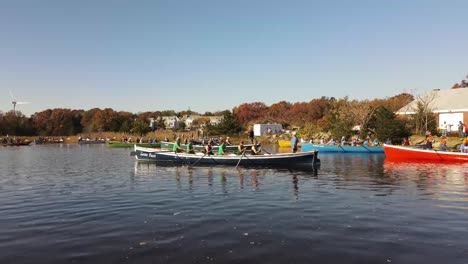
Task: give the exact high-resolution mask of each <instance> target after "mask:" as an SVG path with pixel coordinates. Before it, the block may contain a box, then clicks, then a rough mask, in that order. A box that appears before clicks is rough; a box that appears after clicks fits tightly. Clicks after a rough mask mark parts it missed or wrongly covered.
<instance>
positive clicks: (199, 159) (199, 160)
mask: <svg viewBox="0 0 468 264" xmlns="http://www.w3.org/2000/svg"><path fill="white" fill-rule="evenodd" d="M205 156H206V153H204V154H203V156H201V158H199V159H198V160H197V161H195V162H194V163H193V164H191V165H190V166H189V168H192V167H193V166H195V164H197V163H198V162H199V161H200V160H202V159H203V157H205Z"/></svg>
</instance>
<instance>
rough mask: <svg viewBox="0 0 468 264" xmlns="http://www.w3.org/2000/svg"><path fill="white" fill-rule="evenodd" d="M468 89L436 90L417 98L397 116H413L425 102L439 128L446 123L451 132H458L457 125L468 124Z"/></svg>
mask: <svg viewBox="0 0 468 264" xmlns="http://www.w3.org/2000/svg"><path fill="white" fill-rule="evenodd" d="M467 98H468V89H467V88H465V86H462V87H456V88H452V89H447V90H440V89H435V90H433V91H431V92H429V93H427V94H425V95H423V96H421V97H420V98H416V99H415V100H413V101H412V102H410V103H409V104H407V105H406V106H404V107H402V108H401V109H400V110H398V111H397V112H396V114H397V115H413V114H415V113H416V109H418V104H419V103H421V101H425V102H423V103H426V104H427V106H428V107H429V108H430V109H431V110H432V113H433V114H435V115H436V120H437V124H436V126H437V127H440V125H441V124H443V123H444V122H446V124H450V125H451V126H450V130H451V131H456V130H457V124H458V123H459V122H460V121H461V122H462V123H463V124H468V101H467V100H466V99H467Z"/></svg>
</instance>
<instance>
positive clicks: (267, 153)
mask: <svg viewBox="0 0 468 264" xmlns="http://www.w3.org/2000/svg"><path fill="white" fill-rule="evenodd" d="M262 151H265V152H266V153H267V154H268V155H271V153H270V152H268V151H267V150H266V149H262Z"/></svg>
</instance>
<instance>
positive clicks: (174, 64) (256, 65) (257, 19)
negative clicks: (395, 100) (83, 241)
mask: <svg viewBox="0 0 468 264" xmlns="http://www.w3.org/2000/svg"><path fill="white" fill-rule="evenodd" d="M467 11H468V1H464V0H459V1H450V0H447V1H430V0H425V1H423V0H407V1H398V0H397V1H383V0H382V1H378V0H368V1H359V0H353V1H351V0H349V1H346V0H342V1H338V0H335V1H334V0H331V1H312V0H309V1H305V0H304V1H294V0H291V1H275V0H268V1H267V0H264V1H263V0H261V1H260V0H259V1H255V0H238V1H227V0H226V1H223V0H196V1H195V0H191V1H189V0H185V1H182V0H181V1H177V0H167V1H158V0H148V1H143V0H141V1H138V0H135V1H131V0H126V1H123V0H113V1H110V0H80V1H62V0H55V1H52V0H15V1H7V0H4V1H3V0H0V32H1V34H0V93H2V96H0V111H3V112H6V111H9V110H11V109H12V104H11V97H10V95H9V91H10V90H11V91H12V93H13V94H14V96H15V99H16V100H18V101H28V102H30V104H27V105H20V106H18V108H17V109H18V110H19V111H22V112H23V114H26V115H27V116H29V115H31V114H33V113H34V112H37V111H42V110H45V109H49V108H71V109H85V110H88V109H91V108H94V107H99V108H107V107H110V108H113V109H114V110H118V111H120V110H123V111H130V112H133V113H137V112H143V111H156V110H176V111H181V110H187V109H188V108H190V109H191V110H193V111H197V112H202V113H203V112H205V111H210V112H215V111H219V110H226V109H228V110H231V109H232V108H233V107H235V106H238V105H240V104H242V103H248V102H264V103H266V104H267V105H271V104H273V103H276V102H279V101H281V100H285V101H289V102H291V103H294V102H304V101H307V102H308V101H310V100H312V99H314V98H320V97H322V96H327V97H336V98H343V97H345V96H348V97H349V98H350V99H359V100H362V99H373V98H386V97H390V96H394V95H397V94H399V93H402V92H409V93H412V94H416V95H417V94H422V93H425V92H427V91H430V90H432V89H437V88H438V89H448V88H450V87H451V86H452V85H453V84H454V83H455V82H459V81H461V80H462V79H463V78H465V76H466V75H467V74H468V50H467V48H466V47H467V43H468V34H467V30H468V28H467V25H468V24H467V22H466V21H467V20H466V14H467Z"/></svg>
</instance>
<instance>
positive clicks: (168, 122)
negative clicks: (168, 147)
mask: <svg viewBox="0 0 468 264" xmlns="http://www.w3.org/2000/svg"><path fill="white" fill-rule="evenodd" d="M160 118H161V119H162V120H163V121H164V125H165V126H166V129H172V130H177V129H179V125H180V119H179V118H178V117H177V116H175V115H174V116H161V117H160ZM158 121H159V118H150V125H149V126H150V128H152V129H153V130H154V129H156V128H157V124H158Z"/></svg>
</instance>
